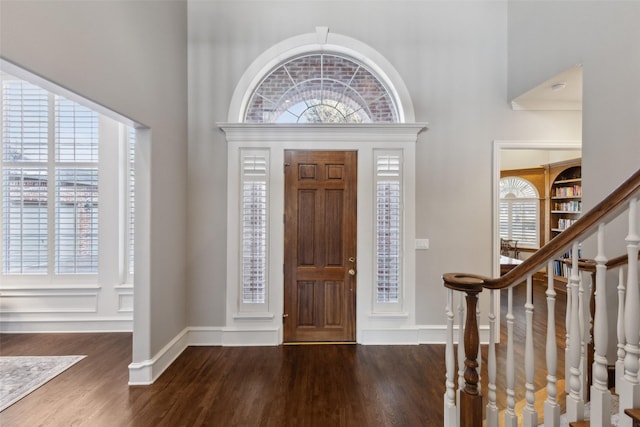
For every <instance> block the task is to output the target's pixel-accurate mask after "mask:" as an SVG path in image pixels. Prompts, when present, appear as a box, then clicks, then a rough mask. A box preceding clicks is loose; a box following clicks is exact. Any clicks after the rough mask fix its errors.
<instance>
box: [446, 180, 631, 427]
mask: <svg viewBox="0 0 640 427" xmlns="http://www.w3.org/2000/svg"><path fill="white" fill-rule="evenodd" d="M639 198H640V170H638V171H637V172H636V173H635V174H633V175H632V176H631V177H630V178H629V179H628V180H627V181H625V182H624V183H623V184H622V185H621V186H620V187H618V188H617V189H616V190H615V191H614V192H612V193H611V194H610V195H609V196H607V197H606V198H605V199H604V200H603V201H602V202H600V203H599V204H598V205H596V206H595V207H594V208H593V209H591V210H590V211H589V212H587V213H585V214H584V215H583V216H582V217H581V218H580V219H579V220H578V221H577V222H576V223H574V224H573V225H572V226H571V227H569V228H568V229H567V230H565V231H563V232H562V233H560V234H559V235H557V236H556V237H554V238H553V239H552V240H551V241H549V243H547V244H546V245H544V246H543V247H542V248H540V249H539V250H538V251H536V252H535V253H533V254H532V255H531V257H529V258H527V259H526V260H524V261H523V262H522V263H521V264H519V265H517V266H516V267H515V268H514V269H512V270H511V271H509V272H508V273H506V274H505V275H504V276H501V277H498V278H488V277H484V276H480V275H475V274H465V273H447V274H444V275H443V280H444V285H445V287H446V288H447V289H448V291H447V306H446V316H447V342H446V350H445V361H446V383H445V388H446V390H445V394H444V425H445V427H472V426H474V427H475V426H481V425H482V423H483V412H486V420H485V421H484V422H486V425H487V426H488V427H492V426H495V427H497V426H498V423H499V420H498V418H499V408H498V406H497V394H498V392H504V393H505V394H506V407H505V408H503V409H504V425H505V426H509V427H515V426H517V425H518V418H519V417H521V418H522V420H523V423H524V426H538V415H539V414H538V411H537V409H536V402H535V389H534V376H535V371H534V337H533V312H534V305H533V275H534V273H536V272H538V271H540V269H542V268H544V267H545V266H546V268H547V276H548V282H547V290H546V297H547V298H546V299H547V330H546V349H545V359H546V370H547V372H546V374H547V375H546V379H547V386H546V391H547V398H546V400H545V402H544V410H543V411H544V412H543V415H544V425H545V427H547V426H549V427H557V426H559V425H560V405H559V403H558V384H557V383H558V379H557V376H558V373H557V371H558V366H557V365H558V346H557V344H556V330H555V325H556V319H555V303H556V292H555V288H554V279H553V276H554V269H553V262H554V260H555V259H556V258H557V257H558V256H559V255H560V254H562V253H566V252H567V251H568V250H570V251H571V253H572V254H579V248H580V245H581V243H582V242H584V241H585V240H586V239H587V238H589V237H591V236H592V235H594V234H595V235H596V242H597V250H596V255H595V257H594V258H593V260H594V261H593V262H594V269H595V280H594V281H593V285H594V286H596V289H595V315H594V319H593V344H594V355H593V367H592V371H593V381H592V384H591V386H590V392H591V393H590V399H591V401H590V412H591V415H590V419H591V425H593V426H605V425H606V426H609V425H610V419H611V418H610V417H611V414H610V408H611V393H610V391H609V389H608V369H607V368H608V360H607V347H608V335H609V332H608V330H609V325H608V319H609V311H608V306H609V304H608V302H607V293H606V292H604V289H605V288H606V279H607V274H606V273H607V267H608V266H607V263H608V259H607V258H606V255H605V250H604V244H605V239H606V238H607V235H606V232H607V228H608V226H609V224H610V223H611V222H612V221H613V220H614V219H616V218H618V217H619V216H622V215H624V214H625V213H626V215H627V218H628V224H629V225H628V232H627V236H626V238H625V239H624V240H625V242H626V247H627V255H626V258H627V263H628V266H627V277H626V285H625V281H623V280H622V279H621V281H620V283H619V284H618V294H619V300H620V301H624V303H623V304H621V305H619V308H618V312H617V313H616V315H617V317H618V319H620V321H618V323H617V332H618V333H617V335H618V360H617V361H616V366H617V368H618V371H617V373H616V393H617V394H618V396H619V405H620V411H619V418H620V419H619V426H621V427H632V420H631V418H630V417H629V416H628V415H626V414H625V413H624V410H625V409H628V408H640V377H639V376H640V372H639V371H640V369H639V357H640V286H639V283H638V254H639V252H640V233H639V228H640V226H639V222H640V221H639V220H640V217H639V214H638V199H639ZM611 234H612V236H613V235H615V234H616V233H615V231H614V232H613V233H611ZM608 238H611V237H608ZM612 261H613V260H612ZM620 265H621V261H620V260H616V264H615V266H616V267H620ZM609 267H612V264H609ZM620 271H622V268H621V269H620ZM620 274H621V275H622V274H623V273H620ZM621 277H622V276H621ZM586 282H587V281H583V280H582V276H581V274H580V272H579V257H578V256H573V257H572V265H571V268H570V275H569V279H568V284H567V306H566V307H567V308H566V314H565V322H566V337H567V338H566V347H565V370H564V372H565V374H564V376H565V380H566V392H567V396H566V417H567V419H568V421H569V422H574V421H582V420H584V419H585V401H586V398H587V393H586V390H587V387H588V385H589V384H588V380H587V371H588V369H587V360H588V359H589V357H588V356H587V355H586V352H587V343H589V342H590V341H591V337H590V330H591V328H590V322H591V315H590V310H589V301H588V300H589V299H590V295H591V292H590V291H589V290H588V289H586V287H587V286H588V284H587V283H586ZM520 283H526V294H527V298H526V303H525V304H524V314H525V322H526V326H525V348H524V361H523V362H524V368H525V369H524V373H525V384H524V390H525V400H526V402H525V405H524V409H523V410H522V413H521V414H516V411H515V395H516V383H515V376H516V375H515V363H516V362H515V360H514V354H515V352H514V338H513V335H514V319H515V317H514V314H513V313H514V312H513V288H514V287H515V286H517V285H518V284H520ZM484 289H487V290H488V291H489V292H490V296H489V301H490V307H489V314H488V323H489V343H488V350H487V378H486V381H487V390H488V392H487V402H486V407H485V403H484V400H483V396H482V394H481V391H480V390H481V385H480V384H479V381H480V376H479V371H480V370H479V367H480V360H481V359H480V358H479V356H478V355H479V349H480V340H479V330H478V316H479V312H478V303H477V301H478V297H479V294H480V293H481V292H482V291H483V290H484ZM501 289H506V290H507V293H508V294H507V298H508V300H507V313H506V328H507V340H506V341H507V344H506V345H507V349H506V367H505V374H506V389H505V390H501V391H499V390H497V387H496V375H497V366H496V363H497V362H496V342H497V336H498V333H497V326H496V309H495V299H496V298H495V292H499V290H501ZM456 292H458V293H461V295H464V298H465V301H466V303H465V305H466V309H465V307H464V306H463V305H461V306H460V307H459V308H458V312H459V313H458V318H459V321H458V330H459V335H458V336H459V339H458V346H457V351H458V355H457V361H458V381H457V384H458V385H457V387H456V381H455V379H456V378H455V377H456V372H455V365H456V354H455V350H456V349H455V347H454V326H455V325H454V323H455V317H456V316H455V313H454V307H453V305H454V301H455V298H454V293H456Z"/></svg>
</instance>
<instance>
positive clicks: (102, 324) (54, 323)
mask: <svg viewBox="0 0 640 427" xmlns="http://www.w3.org/2000/svg"><path fill="white" fill-rule="evenodd" d="M131 331H133V319H132V318H131V317H113V318H110V317H104V318H99V317H89V318H86V319H83V318H77V317H73V318H69V317H66V318H56V317H48V318H47V319H7V318H2V317H0V332H2V333H3V334H5V333H82V332H131Z"/></svg>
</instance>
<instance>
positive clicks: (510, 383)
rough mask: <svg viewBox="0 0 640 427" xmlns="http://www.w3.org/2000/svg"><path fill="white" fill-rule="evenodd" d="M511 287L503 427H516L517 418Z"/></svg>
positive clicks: (510, 289) (508, 309) (508, 305)
mask: <svg viewBox="0 0 640 427" xmlns="http://www.w3.org/2000/svg"><path fill="white" fill-rule="evenodd" d="M514 319H515V318H514V316H513V286H511V287H509V290H508V295H507V410H506V411H505V413H504V425H505V427H518V417H517V416H516V412H515V407H516V399H515V384H516V372H515V365H514V360H513V321H514Z"/></svg>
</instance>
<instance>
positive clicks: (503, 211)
mask: <svg viewBox="0 0 640 427" xmlns="http://www.w3.org/2000/svg"><path fill="white" fill-rule="evenodd" d="M538 206H539V200H538V191H537V190H536V188H535V187H534V186H533V184H531V183H530V182H529V181H527V180H526V179H524V178H520V177H516V176H510V177H506V178H502V179H501V180H500V237H501V238H502V239H508V240H517V241H518V246H519V247H532V248H537V247H539V246H540V243H539V229H540V227H539V224H540V216H539V210H538Z"/></svg>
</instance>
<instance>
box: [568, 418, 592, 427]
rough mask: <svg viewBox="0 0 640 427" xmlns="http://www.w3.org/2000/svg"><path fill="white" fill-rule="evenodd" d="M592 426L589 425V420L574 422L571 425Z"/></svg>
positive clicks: (575, 426) (571, 426)
mask: <svg viewBox="0 0 640 427" xmlns="http://www.w3.org/2000/svg"><path fill="white" fill-rule="evenodd" d="M590 425H591V424H590V423H589V420H585V421H574V422H572V423H569V427H589V426H590Z"/></svg>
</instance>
